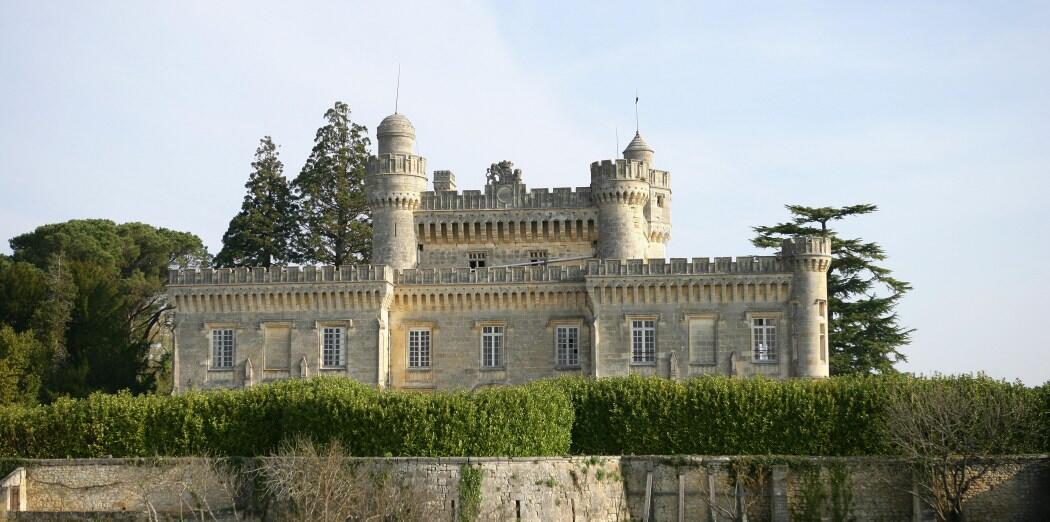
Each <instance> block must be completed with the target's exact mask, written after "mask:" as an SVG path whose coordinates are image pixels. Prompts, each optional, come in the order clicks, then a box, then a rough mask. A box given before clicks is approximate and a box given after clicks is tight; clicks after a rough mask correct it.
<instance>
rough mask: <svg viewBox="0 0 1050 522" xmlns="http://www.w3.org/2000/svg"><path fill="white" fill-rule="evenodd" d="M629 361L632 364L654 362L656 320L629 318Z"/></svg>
mask: <svg viewBox="0 0 1050 522" xmlns="http://www.w3.org/2000/svg"><path fill="white" fill-rule="evenodd" d="M631 362H632V363H634V364H651V363H655V362H656V320H654V319H633V320H631Z"/></svg>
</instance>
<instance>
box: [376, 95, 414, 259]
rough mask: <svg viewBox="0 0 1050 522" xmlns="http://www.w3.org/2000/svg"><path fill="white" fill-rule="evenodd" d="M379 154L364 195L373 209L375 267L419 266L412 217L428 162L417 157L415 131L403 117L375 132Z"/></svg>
mask: <svg viewBox="0 0 1050 522" xmlns="http://www.w3.org/2000/svg"><path fill="white" fill-rule="evenodd" d="M376 138H377V141H378V148H379V150H378V152H377V154H376V155H375V156H372V157H370V158H368V170H367V174H366V176H365V193H366V194H367V196H368V204H369V206H371V207H372V263H373V264H377V265H389V266H390V267H392V268H412V267H414V266H416V231H415V223H414V220H413V213H414V212H415V210H416V209H417V208H419V200H420V193H422V192H423V191H424V190H426V186H427V175H426V171H427V160H426V159H425V158H423V157H422V156H417V155H415V154H414V148H415V143H416V129H415V127H413V126H412V122H410V121H408V118H406V117H404V116H403V115H401V114H397V113H395V114H393V115H390V116H387V117H386V118H384V119H383V121H382V122H381V123H380V124H379V127H378V129H377V130H376Z"/></svg>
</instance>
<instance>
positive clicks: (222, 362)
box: [211, 328, 233, 369]
mask: <svg viewBox="0 0 1050 522" xmlns="http://www.w3.org/2000/svg"><path fill="white" fill-rule="evenodd" d="M211 367H212V368H224V369H225V368H233V330H232V329H230V328H220V329H215V330H212V331H211Z"/></svg>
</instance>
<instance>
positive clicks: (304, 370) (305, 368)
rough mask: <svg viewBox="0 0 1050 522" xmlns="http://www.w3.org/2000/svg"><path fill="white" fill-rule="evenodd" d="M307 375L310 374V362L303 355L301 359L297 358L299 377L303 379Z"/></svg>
mask: <svg viewBox="0 0 1050 522" xmlns="http://www.w3.org/2000/svg"><path fill="white" fill-rule="evenodd" d="M309 376H310V362H309V361H307V360H306V356H305V355H304V356H303V357H302V358H301V359H299V377H302V378H303V379H305V378H307V377H309Z"/></svg>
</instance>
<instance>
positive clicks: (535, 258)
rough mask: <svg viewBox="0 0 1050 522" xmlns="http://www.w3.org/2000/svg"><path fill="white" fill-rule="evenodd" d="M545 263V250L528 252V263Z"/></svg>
mask: <svg viewBox="0 0 1050 522" xmlns="http://www.w3.org/2000/svg"><path fill="white" fill-rule="evenodd" d="M546 261H547V251H546V250H529V262H530V263H543V262H546Z"/></svg>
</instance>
